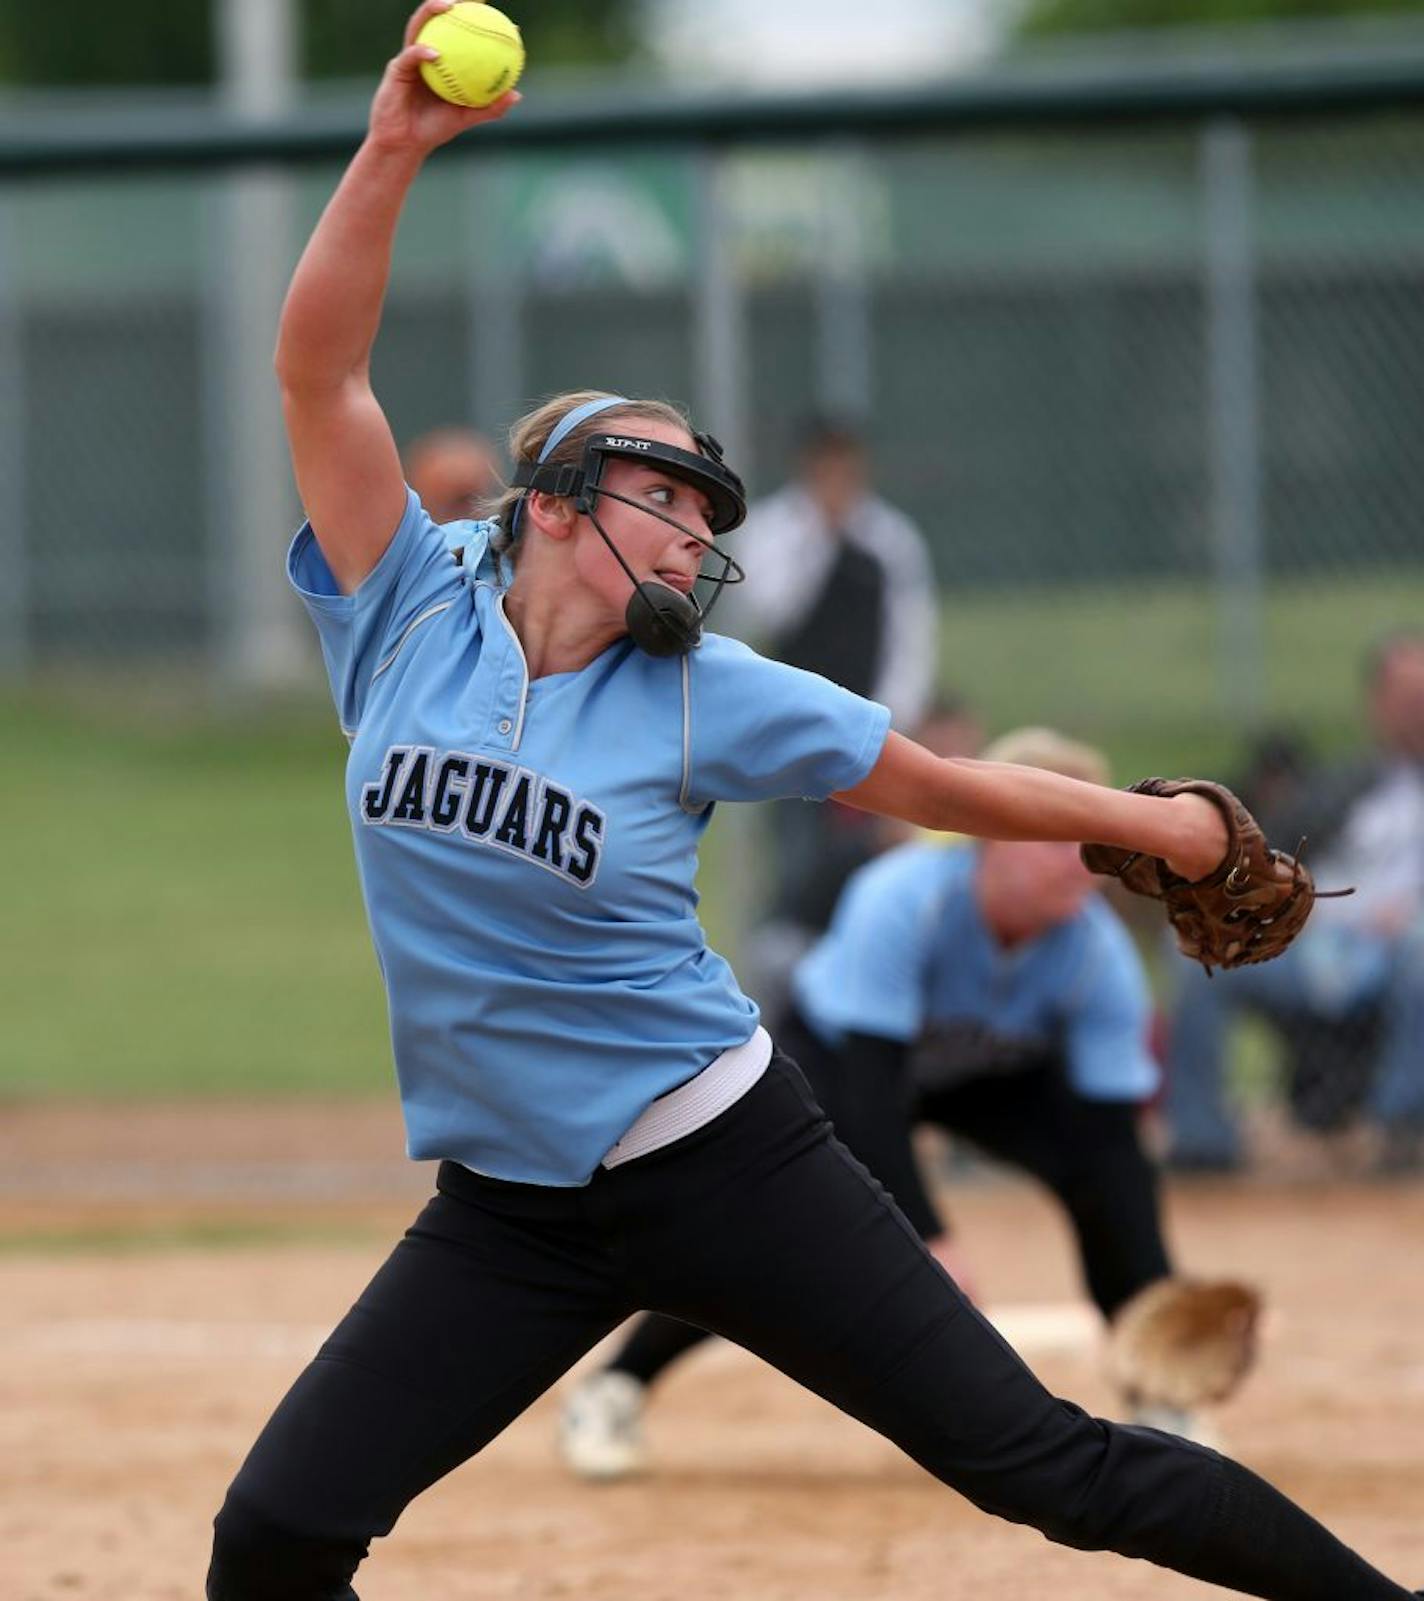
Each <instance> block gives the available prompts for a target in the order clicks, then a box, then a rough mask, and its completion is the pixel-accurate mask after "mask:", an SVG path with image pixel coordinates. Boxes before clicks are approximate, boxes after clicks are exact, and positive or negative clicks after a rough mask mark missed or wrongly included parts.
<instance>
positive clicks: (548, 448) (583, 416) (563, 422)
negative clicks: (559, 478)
mask: <svg viewBox="0 0 1424 1601" xmlns="http://www.w3.org/2000/svg"><path fill="white" fill-rule="evenodd" d="M630 405H632V401H630V400H628V399H626V398H625V397H624V396H623V395H600V396H599V397H598V399H597V400H586V401H584V403H583V405H581V406H575V407H574V409H573V410H572V411H570V412H566V413H565V414H564V416H563V417H562V418H560V420H559V422H558V423H557V425H556V426H555V428H554V431H553V433H551V434H550V435H549V437H548V438H547V439H546V440H545V441H544V448H543V450H541V451H540V452H539V460H540V461H548V459H549V457H550V456H551V455H552V454H553V452H554V451H556V450H557V449H558V448H559V446H560V445H561V444H563V442H564V440H566V439H567V438H568V437H569V435H570V434H571V433H572V432H573V431H574V429H575V428H577V427H578V425H579V424H580V423H581V422H585V421H587V419H588V418H590V417H596V416H597V415H598V414H599V412H601V411H607V410H608V408H609V407H610V406H630Z"/></svg>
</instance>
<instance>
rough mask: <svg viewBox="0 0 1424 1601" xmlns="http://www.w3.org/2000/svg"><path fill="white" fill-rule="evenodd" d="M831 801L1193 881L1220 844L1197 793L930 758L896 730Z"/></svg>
mask: <svg viewBox="0 0 1424 1601" xmlns="http://www.w3.org/2000/svg"><path fill="white" fill-rule="evenodd" d="M836 799H837V800H841V801H844V802H846V804H847V805H850V806H858V807H860V808H861V809H862V810H864V811H869V812H878V813H879V814H880V815H882V816H885V817H898V818H901V819H903V820H904V821H905V822H908V823H915V824H917V825H918V826H920V827H922V828H934V829H940V830H942V831H945V832H953V833H962V834H974V835H977V836H978V837H979V838H981V839H1034V840H1074V841H1079V842H1083V843H1091V844H1098V845H1117V846H1120V847H1122V848H1123V849H1124V850H1129V851H1141V852H1143V853H1144V854H1145V855H1148V856H1157V857H1161V858H1162V859H1163V860H1165V861H1166V862H1167V863H1168V865H1169V866H1170V867H1171V868H1172V870H1173V872H1176V873H1179V874H1180V875H1181V876H1182V877H1183V878H1186V879H1192V880H1195V879H1199V878H1203V877H1205V876H1206V875H1207V874H1209V873H1211V872H1213V871H1214V870H1215V868H1216V867H1217V865H1218V863H1220V861H1221V859H1222V856H1223V854H1224V853H1225V850H1226V844H1227V832H1226V825H1225V823H1224V821H1223V819H1222V814H1221V812H1220V810H1219V809H1218V808H1217V807H1216V806H1215V805H1213V804H1212V802H1211V801H1210V800H1208V799H1206V798H1205V797H1204V796H1201V795H1174V796H1172V797H1170V798H1163V797H1158V796H1153V795H1133V794H1129V793H1127V792H1125V791H1122V790H1116V789H1107V788H1104V787H1103V786H1101V785H1098V784H1085V783H1082V782H1080V781H1079V780H1078V779H1076V778H1063V777H1061V776H1060V775H1059V774H1057V773H1049V772H1045V771H1043V770H1042V769H1040V768H1036V767H1019V766H1014V765H1010V764H1008V763H1004V762H981V761H974V760H971V759H970V758H968V757H959V756H955V757H939V756H934V755H932V754H931V753H930V752H929V751H927V750H925V749H924V748H923V747H922V746H919V745H916V744H915V743H914V742H913V741H912V740H908V739H906V738H905V737H904V736H903V735H901V734H893V733H892V734H890V735H889V736H888V737H887V738H886V741H885V748H884V750H883V751H882V752H881V754H880V759H879V761H878V762H877V763H876V764H875V766H874V767H873V768H872V769H871V772H870V774H869V776H868V777H867V778H865V779H863V780H862V781H861V782H860V783H859V784H857V785H856V786H855V788H854V789H849V790H845V791H843V792H842V793H841V794H839V795H837V796H836Z"/></svg>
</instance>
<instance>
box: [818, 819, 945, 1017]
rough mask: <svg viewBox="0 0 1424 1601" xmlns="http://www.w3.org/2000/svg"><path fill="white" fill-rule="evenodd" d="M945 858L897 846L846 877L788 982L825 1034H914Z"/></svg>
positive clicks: (936, 851) (937, 849)
mask: <svg viewBox="0 0 1424 1601" xmlns="http://www.w3.org/2000/svg"><path fill="white" fill-rule="evenodd" d="M943 856H944V850H943V847H941V846H936V845H931V846H926V845H902V846H900V847H898V848H897V849H895V850H890V851H886V852H885V854H884V855H882V856H878V857H876V859H875V860H874V861H872V862H868V863H867V864H866V865H865V866H864V867H862V868H861V869H860V871H859V872H857V873H854V874H852V876H851V878H850V879H849V880H848V881H847V883H846V887H845V889H844V890H842V892H841V898H840V900H839V901H838V902H837V903H836V909H835V912H834V913H833V914H832V917H831V926H830V927H829V928H828V929H827V930H826V932H825V934H823V935H822V936H821V938H820V940H819V941H818V942H817V943H816V944H815V945H814V946H812V948H811V950H810V951H809V952H808V953H807V955H806V956H805V957H804V958H803V960H802V961H801V964H800V965H799V966H798V967H797V969H796V972H795V975H794V977H793V980H792V988H793V991H794V993H795V996H796V1001H797V1005H798V1006H799V1007H800V1009H801V1011H802V1013H803V1015H804V1016H805V1018H806V1021H807V1022H808V1023H810V1024H811V1026H812V1028H813V1030H815V1032H817V1033H818V1034H820V1035H821V1036H822V1037H823V1038H825V1039H827V1040H838V1039H840V1038H841V1037H842V1036H844V1035H846V1034H875V1035H878V1036H880V1037H881V1038H883V1039H891V1040H899V1041H901V1042H903V1043H906V1044H908V1043H909V1042H910V1041H912V1040H914V1039H916V1038H918V1036H919V1033H920V1030H921V1027H922V1026H923V1021H924V1007H925V967H926V962H927V959H928V954H929V942H930V940H931V938H932V936H933V933H934V926H935V924H934V913H935V908H936V907H937V906H938V904H939V901H940V896H941V894H942V880H943V873H942V872H941V871H940V870H939V869H940V867H941V863H942V858H943Z"/></svg>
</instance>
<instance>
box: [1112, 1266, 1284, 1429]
mask: <svg viewBox="0 0 1424 1601" xmlns="http://www.w3.org/2000/svg"><path fill="white" fill-rule="evenodd" d="M1260 1315H1261V1298H1260V1296H1259V1295H1258V1294H1257V1293H1256V1291H1255V1290H1253V1289H1252V1288H1251V1287H1250V1286H1249V1285H1246V1284H1238V1283H1235V1282H1233V1281H1231V1280H1222V1281H1218V1282H1205V1281H1203V1280H1200V1279H1187V1278H1167V1279H1159V1280H1158V1281H1157V1282H1156V1283H1155V1284H1149V1285H1148V1286H1147V1288H1146V1289H1145V1290H1140V1291H1139V1292H1138V1293H1137V1294H1136V1295H1134V1296H1133V1298H1132V1299H1131V1300H1130V1301H1129V1302H1128V1303H1127V1304H1126V1305H1125V1306H1123V1307H1122V1308H1120V1309H1119V1311H1118V1313H1117V1315H1116V1316H1115V1317H1114V1318H1113V1321H1112V1326H1111V1328H1110V1329H1109V1330H1108V1344H1107V1369H1108V1375H1109V1377H1110V1378H1111V1379H1112V1380H1113V1382H1114V1383H1115V1384H1116V1385H1117V1387H1118V1388H1119V1389H1120V1390H1121V1391H1122V1393H1123V1395H1124V1397H1125V1398H1126V1400H1127V1401H1128V1403H1129V1404H1130V1405H1131V1406H1132V1407H1134V1408H1137V1409H1150V1410H1166V1411H1168V1412H1171V1413H1178V1414H1190V1413H1191V1412H1193V1411H1194V1410H1195V1409H1196V1408H1197V1407H1200V1406H1204V1405H1207V1404H1208V1403H1210V1402H1213V1401H1224V1400H1226V1398H1227V1397H1228V1396H1229V1395H1231V1394H1232V1393H1233V1392H1234V1391H1235V1390H1236V1388H1237V1386H1238V1385H1239V1384H1240V1383H1241V1380H1242V1379H1243V1378H1244V1377H1245V1376H1246V1374H1247V1372H1248V1371H1249V1369H1250V1367H1251V1364H1252V1363H1253V1362H1254V1361H1255V1357H1256V1333H1257V1325H1258V1323H1259V1321H1260Z"/></svg>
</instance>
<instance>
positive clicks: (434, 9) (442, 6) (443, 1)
mask: <svg viewBox="0 0 1424 1601" xmlns="http://www.w3.org/2000/svg"><path fill="white" fill-rule="evenodd" d="M454 4H455V0H422V3H421V4H420V5H418V6H417V7H416V8H415V10H414V11H412V12H411V14H410V21H409V22H407V23H406V25H405V43H406V45H407V46H409V45H413V44H414V43H415V36H416V34H418V33H419V32H420V30H421V29H422V28H423V27H424V26H425V24H426V23H427V22H429V21H430V19H431V18H432V17H435V16H439V14H440V13H441V12H442V11H448V10H449V9H450V7H451V6H453V5H454Z"/></svg>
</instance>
